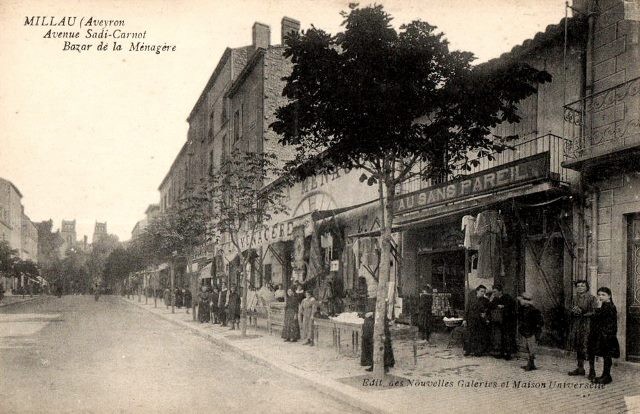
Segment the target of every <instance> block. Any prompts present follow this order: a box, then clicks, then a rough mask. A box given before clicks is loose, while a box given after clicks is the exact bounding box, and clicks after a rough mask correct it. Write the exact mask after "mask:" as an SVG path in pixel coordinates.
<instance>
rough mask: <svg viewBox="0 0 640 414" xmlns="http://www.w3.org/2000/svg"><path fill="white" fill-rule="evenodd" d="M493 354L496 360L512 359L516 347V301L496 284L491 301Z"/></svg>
mask: <svg viewBox="0 0 640 414" xmlns="http://www.w3.org/2000/svg"><path fill="white" fill-rule="evenodd" d="M489 310H490V320H491V334H492V336H491V339H492V341H491V343H492V352H493V355H494V356H495V357H496V358H504V359H506V360H507V361H509V360H510V359H511V354H512V353H514V352H516V351H517V346H516V301H515V300H514V299H513V298H512V297H511V296H509V294H507V293H504V292H503V289H502V285H500V284H495V285H494V286H493V293H492V294H491V300H490V301H489Z"/></svg>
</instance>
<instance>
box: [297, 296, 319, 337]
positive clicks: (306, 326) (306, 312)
mask: <svg viewBox="0 0 640 414" xmlns="http://www.w3.org/2000/svg"><path fill="white" fill-rule="evenodd" d="M304 294H305V298H304V299H303V300H302V303H300V307H299V309H298V322H299V323H300V327H301V328H302V340H303V342H302V345H310V346H313V317H314V315H315V314H316V311H317V310H318V301H317V300H316V298H314V297H313V292H311V290H305V292H304Z"/></svg>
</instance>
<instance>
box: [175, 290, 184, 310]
mask: <svg viewBox="0 0 640 414" xmlns="http://www.w3.org/2000/svg"><path fill="white" fill-rule="evenodd" d="M173 297H174V300H175V305H176V308H178V309H181V308H182V291H181V290H180V289H179V288H175V289H174V291H173Z"/></svg>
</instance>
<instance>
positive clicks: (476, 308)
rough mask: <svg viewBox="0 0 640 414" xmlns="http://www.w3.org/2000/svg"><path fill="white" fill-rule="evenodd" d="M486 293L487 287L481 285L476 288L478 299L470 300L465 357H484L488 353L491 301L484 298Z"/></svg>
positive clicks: (466, 323) (466, 321) (466, 320)
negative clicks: (488, 313)
mask: <svg viewBox="0 0 640 414" xmlns="http://www.w3.org/2000/svg"><path fill="white" fill-rule="evenodd" d="M486 293H487V288H486V286H484V285H479V286H478V287H477V288H476V297H475V298H472V299H470V300H469V305H468V307H467V312H466V315H465V321H464V323H465V325H466V333H465V341H464V355H465V356H469V355H473V356H482V355H484V354H485V352H487V347H488V342H489V335H488V333H489V319H488V317H487V312H488V310H489V299H487V298H486V297H485V296H484V295H485V294H486Z"/></svg>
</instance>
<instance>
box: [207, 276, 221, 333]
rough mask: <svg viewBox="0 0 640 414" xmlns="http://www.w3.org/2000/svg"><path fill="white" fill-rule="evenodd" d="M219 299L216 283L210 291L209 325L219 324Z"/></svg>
mask: <svg viewBox="0 0 640 414" xmlns="http://www.w3.org/2000/svg"><path fill="white" fill-rule="evenodd" d="M219 299H220V290H219V289H218V286H217V284H216V283H214V284H213V288H212V289H211V302H210V303H209V304H210V311H211V323H212V324H214V325H215V324H217V323H220V316H219V314H220V311H219V310H218V300H219Z"/></svg>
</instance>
